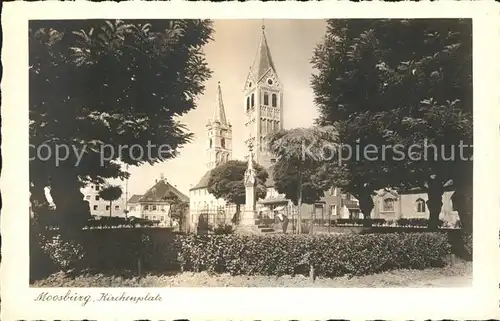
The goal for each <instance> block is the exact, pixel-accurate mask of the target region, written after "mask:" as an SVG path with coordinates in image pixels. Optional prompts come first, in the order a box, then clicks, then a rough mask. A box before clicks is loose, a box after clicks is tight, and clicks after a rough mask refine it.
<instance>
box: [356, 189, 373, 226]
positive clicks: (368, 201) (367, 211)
mask: <svg viewBox="0 0 500 321" xmlns="http://www.w3.org/2000/svg"><path fill="white" fill-rule="evenodd" d="M371 194H372V192H371V191H369V190H366V191H362V192H361V193H360V194H359V209H360V210H361V213H363V226H364V227H371V226H372V222H371V212H372V210H373V198H372V195H371Z"/></svg>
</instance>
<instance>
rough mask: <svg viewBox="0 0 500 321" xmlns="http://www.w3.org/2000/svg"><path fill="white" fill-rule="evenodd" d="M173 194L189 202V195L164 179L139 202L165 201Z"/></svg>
mask: <svg viewBox="0 0 500 321" xmlns="http://www.w3.org/2000/svg"><path fill="white" fill-rule="evenodd" d="M171 196H177V198H179V199H180V200H181V201H183V202H186V203H188V202H189V197H187V196H186V195H184V194H183V193H182V192H181V191H179V190H178V189H177V188H175V187H174V186H172V185H171V184H170V183H168V182H167V181H166V180H164V179H160V180H158V182H156V184H155V185H154V186H153V187H151V188H150V189H149V190H148V191H147V192H146V193H145V194H144V195H143V196H142V197H141V198H140V200H139V202H165V201H166V200H168V198H170V197H171Z"/></svg>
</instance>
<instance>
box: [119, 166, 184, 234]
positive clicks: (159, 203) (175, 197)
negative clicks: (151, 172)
mask: <svg viewBox="0 0 500 321" xmlns="http://www.w3.org/2000/svg"><path fill="white" fill-rule="evenodd" d="M174 203H176V204H179V203H181V204H182V203H183V204H186V205H187V204H189V197H187V196H186V195H185V194H184V193H182V192H181V191H179V190H178V189H177V187H175V186H173V185H172V184H170V183H169V182H168V181H167V180H166V179H165V178H164V177H163V175H162V177H161V178H160V179H157V180H156V181H155V184H154V185H153V186H152V187H151V188H149V189H148V190H147V191H146V193H144V194H143V195H137V194H136V195H132V197H131V198H130V199H129V200H128V202H127V209H128V215H129V216H133V217H140V218H145V219H149V220H153V221H156V220H157V221H160V225H161V226H172V216H171V214H172V213H171V209H172V206H171V205H172V204H174ZM186 214H187V213H186Z"/></svg>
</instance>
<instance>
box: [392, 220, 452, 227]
mask: <svg viewBox="0 0 500 321" xmlns="http://www.w3.org/2000/svg"><path fill="white" fill-rule="evenodd" d="M396 222H397V225H398V226H409V227H427V226H428V225H429V219H427V218H399V219H397V220H396ZM444 225H445V222H444V221H443V220H439V223H438V227H443V226H444Z"/></svg>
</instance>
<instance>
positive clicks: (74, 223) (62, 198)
mask: <svg viewBox="0 0 500 321" xmlns="http://www.w3.org/2000/svg"><path fill="white" fill-rule="evenodd" d="M58 174H59V175H58V176H55V177H54V176H53V177H52V182H51V188H52V189H51V194H52V198H53V199H54V203H55V205H56V215H57V218H58V221H59V223H60V227H61V228H64V229H70V230H74V229H81V228H82V227H83V226H85V224H86V223H87V221H88V219H89V218H90V208H89V204H88V202H86V201H85V200H84V199H83V194H82V193H81V191H80V184H79V181H78V177H77V176H76V175H71V174H69V173H65V172H63V171H61V172H59V173H58Z"/></svg>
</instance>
